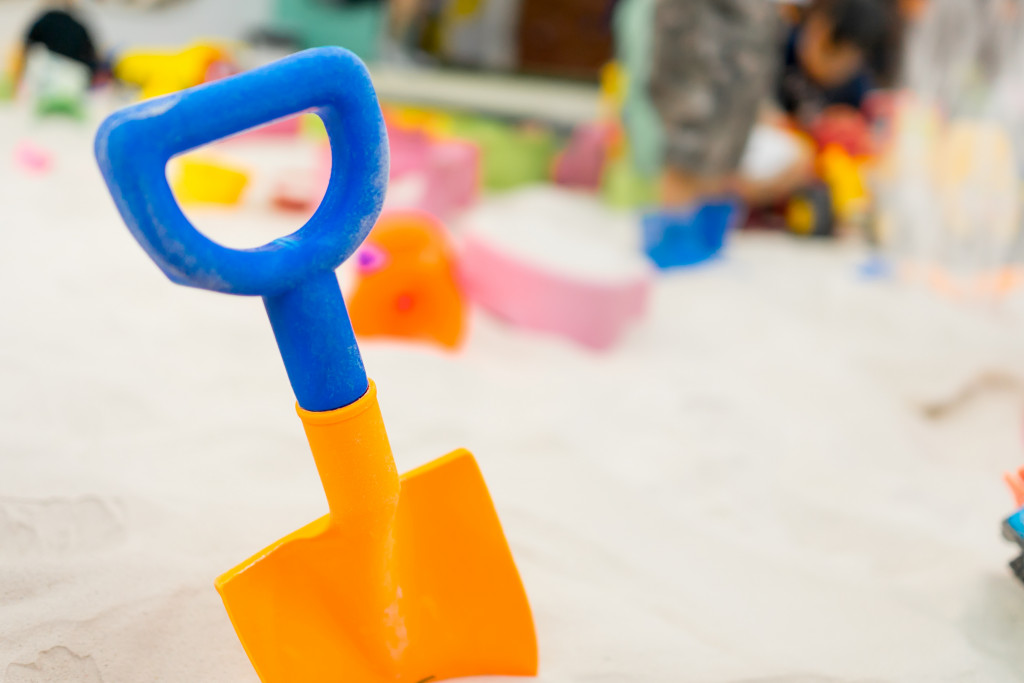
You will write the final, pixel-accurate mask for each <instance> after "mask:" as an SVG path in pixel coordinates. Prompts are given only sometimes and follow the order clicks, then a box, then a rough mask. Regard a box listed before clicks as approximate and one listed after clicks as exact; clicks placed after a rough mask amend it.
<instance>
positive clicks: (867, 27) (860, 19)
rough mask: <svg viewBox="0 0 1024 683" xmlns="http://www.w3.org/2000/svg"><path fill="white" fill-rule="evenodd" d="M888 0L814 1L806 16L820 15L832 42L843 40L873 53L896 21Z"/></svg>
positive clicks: (842, 41) (841, 41) (887, 37)
mask: <svg viewBox="0 0 1024 683" xmlns="http://www.w3.org/2000/svg"><path fill="white" fill-rule="evenodd" d="M895 4H896V3H894V2H893V1H892V0H814V1H813V2H812V3H811V6H810V9H809V10H808V12H807V14H808V15H813V14H821V15H824V16H825V17H826V18H827V19H828V21H829V23H830V24H831V25H832V42H833V43H846V44H848V45H853V46H854V47H856V48H857V49H859V50H861V51H862V52H863V53H864V54H865V55H873V54H874V53H875V52H876V51H877V50H879V49H881V48H882V46H883V45H885V44H886V43H887V42H888V40H889V37H890V35H891V34H892V31H893V30H894V28H895V26H896V25H897V23H898V21H899V13H898V12H897V11H896V8H895V7H894V5H895Z"/></svg>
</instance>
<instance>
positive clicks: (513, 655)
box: [217, 382, 537, 683]
mask: <svg viewBox="0 0 1024 683" xmlns="http://www.w3.org/2000/svg"><path fill="white" fill-rule="evenodd" d="M298 410H299V417H301V418H302V423H303V426H304V427H305V430H306V436H307V438H308V439H309V445H310V448H311V449H312V451H313V457H314V459H315V460H316V466H317V470H318V471H319V473H320V479H321V480H322V482H323V486H324V492H325V493H326V494H327V503H328V507H329V508H330V514H328V515H326V516H324V517H322V518H320V519H319V520H317V521H315V522H313V523H312V524H308V525H306V526H305V527H303V528H301V529H299V530H298V531H296V532H294V533H292V534H291V535H289V536H287V537H285V538H284V539H282V540H280V541H278V542H277V543H275V544H274V545H272V546H270V547H269V548H266V549H265V550H263V551H262V552H260V553H258V554H257V555H255V556H253V557H252V558H250V559H249V560H247V561H246V562H244V563H242V564H241V565H239V566H238V567H236V568H235V569H232V570H231V571H229V572H228V573H226V574H224V575H223V576H221V577H220V578H219V579H217V590H218V591H219V592H220V594H221V597H222V598H223V599H224V604H225V606H226V607H227V610H228V615H229V616H230V617H231V622H232V623H233V624H234V626H235V630H236V631H237V632H238V635H239V637H240V639H241V641H242V644H243V646H244V647H245V650H246V652H247V653H248V655H249V659H250V660H251V661H252V663H253V666H254V667H255V668H256V671H257V673H258V674H259V676H260V679H261V680H263V681H265V682H267V683H271V682H273V683H278V682H281V683H284V682H286V681H287V682H294V683H343V682H344V683H385V682H387V683H424V682H425V681H434V680H442V679H447V678H456V677H462V676H472V675H480V674H497V675H513V676H514V675H524V676H532V675H536V672H537V641H536V635H535V633H534V627H533V617H532V615H531V613H530V606H529V603H528V602H527V599H526V592H525V590H524V589H523V585H522V582H521V581H520V579H519V573H518V572H517V570H516V566H515V563H514V561H513V559H512V554H511V551H510V550H509V547H508V543H507V542H506V541H505V535H504V533H502V530H501V523H500V522H499V521H498V515H497V513H496V512H495V510H494V505H493V503H492V502H491V497H490V495H489V494H488V492H487V486H486V484H484V480H483V477H482V476H481V474H480V470H479V468H478V467H477V464H476V461H475V460H474V459H473V456H472V455H470V454H469V453H468V452H467V451H464V450H459V451H455V452H453V453H451V454H449V455H447V456H445V457H443V458H440V459H438V460H435V461H434V462H431V463H428V464H427V465H424V466H423V467H420V468H419V469H416V470H413V471H412V472H409V473H408V474H405V475H404V476H402V477H401V478H399V476H398V473H397V471H396V469H395V463H394V460H393V459H392V456H391V446H390V445H389V444H388V438H387V434H386V433H385V431H384V421H383V419H382V417H381V414H380V406H379V405H378V403H377V391H376V388H375V386H374V385H373V383H372V382H371V383H370V388H369V390H368V391H367V392H366V394H365V395H364V396H363V397H362V398H360V399H359V400H358V401H356V402H355V403H353V404H351V405H348V406H345V407H344V408H339V409H337V410H332V411H328V412H322V413H314V412H308V411H305V410H303V409H301V408H299V409H298Z"/></svg>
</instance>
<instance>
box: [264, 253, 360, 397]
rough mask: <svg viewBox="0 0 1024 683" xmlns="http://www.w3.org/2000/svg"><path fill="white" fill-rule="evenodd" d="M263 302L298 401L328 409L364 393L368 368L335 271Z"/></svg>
mask: <svg viewBox="0 0 1024 683" xmlns="http://www.w3.org/2000/svg"><path fill="white" fill-rule="evenodd" d="M263 303H264V305H265V306H266V309H267V315H268V316H269V317H270V325H271V327H273V329H274V337H275V338H276V339H277V347H278V349H280V351H281V358H282V360H284V367H285V370H286V371H287V372H288V380H289V381H290V382H291V385H292V389H293V390H294V391H295V398H296V400H297V401H298V403H299V406H301V407H302V408H304V409H305V410H308V411H311V412H326V411H329V410H336V409H338V408H342V407H344V406H347V405H350V404H352V403H355V401H357V400H358V399H359V398H361V397H362V396H363V394H365V393H366V391H367V389H368V388H369V382H368V380H367V378H366V370H365V369H364V368H363V359H362V356H361V355H360V353H359V346H358V345H357V344H356V336H355V332H353V330H352V322H351V321H350V320H349V317H348V310H347V309H346V308H345V300H344V299H343V298H342V296H341V288H340V287H339V286H338V277H337V275H335V273H334V271H327V272H324V273H318V274H316V275H314V276H312V277H310V278H309V279H308V280H306V281H305V282H303V283H302V284H300V285H299V286H297V287H295V288H294V289H291V290H289V291H287V292H284V293H283V294H278V295H275V296H266V297H263Z"/></svg>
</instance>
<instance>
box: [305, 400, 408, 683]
mask: <svg viewBox="0 0 1024 683" xmlns="http://www.w3.org/2000/svg"><path fill="white" fill-rule="evenodd" d="M296 408H297V410H298V413H299V417H300V418H301V419H302V425H303V427H304V428H305V430H306V438H307V439H308V441H309V446H310V448H311V449H312V451H313V459H314V460H315V461H316V467H317V470H318V471H319V473H320V480H321V481H322V482H323V487H324V492H325V493H326V494H327V505H328V507H329V508H330V511H331V513H330V522H329V525H328V530H327V532H326V533H327V534H328V537H331V538H333V539H335V540H334V543H337V546H336V547H338V548H344V549H345V550H344V553H343V554H339V555H329V556H328V557H329V558H330V559H328V557H325V558H323V559H324V560H325V561H327V562H331V563H332V564H333V563H337V564H335V566H333V567H332V568H329V567H327V566H325V565H322V569H326V570H328V571H330V572H331V574H332V576H333V577H334V580H335V581H336V582H337V583H338V585H339V586H341V587H343V588H344V592H345V597H343V598H339V599H340V600H341V601H342V602H343V603H344V605H345V608H344V612H345V615H344V616H345V619H346V621H347V622H348V623H351V624H357V625H358V627H357V628H356V629H355V630H354V631H353V633H352V634H351V635H352V637H353V638H354V639H355V641H356V642H358V643H360V646H361V648H362V650H363V652H365V653H368V654H371V653H372V654H371V657H372V658H373V659H374V660H375V661H378V662H394V661H395V660H396V658H398V657H400V656H401V653H402V652H403V651H404V649H405V647H406V642H405V638H404V633H405V627H404V623H403V617H402V614H401V607H400V605H399V599H400V597H401V594H400V592H399V587H398V584H397V582H396V576H395V572H394V570H393V566H392V565H393V561H394V544H395V533H394V532H395V515H396V512H397V510H398V498H399V493H400V489H401V484H400V482H399V479H398V471H397V469H396V468H395V461H394V458H393V457H392V455H391V444H390V443H389V442H388V435H387V433H386V432H385V431H384V419H383V418H382V417H381V413H380V405H379V404H378V403H377V387H376V385H374V383H373V382H370V383H369V389H367V391H366V394H364V395H363V396H362V397H361V398H359V399H358V400H357V401H356V402H355V403H352V404H350V405H347V406H345V407H344V408H338V409H337V410H331V411H327V412H311V411H308V410H304V409H303V408H301V407H299V406H296ZM392 673H393V672H392Z"/></svg>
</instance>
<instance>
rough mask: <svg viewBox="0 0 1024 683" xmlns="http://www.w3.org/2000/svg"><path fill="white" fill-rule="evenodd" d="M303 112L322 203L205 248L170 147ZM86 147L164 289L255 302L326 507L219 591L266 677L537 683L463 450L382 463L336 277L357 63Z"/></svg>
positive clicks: (312, 67) (374, 203) (124, 122)
mask: <svg viewBox="0 0 1024 683" xmlns="http://www.w3.org/2000/svg"><path fill="white" fill-rule="evenodd" d="M308 109H315V110H316V111H317V112H318V113H319V114H320V116H321V117H322V118H323V120H324V124H325V125H326V128H327V131H328V133H329V135H330V139H331V152H332V155H333V158H334V167H333V170H332V174H331V182H330V186H329V188H328V189H327V193H326V195H325V197H324V199H323V202H322V204H321V206H320V208H319V210H318V211H317V212H316V213H315V214H314V216H313V217H312V218H311V219H310V220H309V222H308V223H307V224H306V225H304V226H303V227H302V228H301V229H300V230H298V231H297V232H295V233H293V234H291V235H289V236H287V237H282V238H280V239H277V240H275V241H273V242H271V243H269V244H266V245H264V246H262V247H258V248H255V249H247V250H233V249H227V248H225V247H222V246H220V245H218V244H216V243H214V242H211V241H210V240H208V239H207V238H206V237H204V236H203V235H202V234H200V233H199V232H198V231H197V230H196V229H195V228H194V227H192V225H191V224H189V222H188V220H187V219H186V218H185V216H184V215H183V214H182V212H181V209H180V208H179V207H178V205H177V203H176V202H175V199H174V196H173V194H172V192H171V190H170V188H169V187H168V184H167V178H166V175H165V171H164V168H165V166H166V163H167V161H168V159H170V158H171V157H172V156H173V155H175V154H180V153H182V152H184V151H186V150H189V149H192V148H195V147H198V146H200V145H203V144H205V143H208V142H212V141H214V140H216V139H219V138H222V137H225V136H227V135H231V134H233V133H237V132H240V131H242V130H245V129H247V128H251V127H253V126H256V125H259V124H262V123H267V122H270V121H273V120H275V119H279V118H281V117H283V116H287V115H289V114H294V113H297V112H301V111H305V110H308ZM96 156H97V159H98V160H99V165H100V168H101V170H102V172H103V176H104V177H105V179H106V181H107V184H108V185H109V187H110V191H111V194H112V195H113V197H114V201H115V202H116V204H117V206H118V209H119V210H120V212H121V215H122V216H123V217H124V220H125V222H126V223H127V224H128V227H129V229H130V230H131V232H132V234H133V235H134V236H135V238H136V239H137V240H138V241H139V243H140V244H141V245H142V247H143V248H144V249H145V250H146V252H147V253H148V254H149V255H150V257H151V258H152V259H153V260H154V261H155V262H156V263H157V265H158V266H160V268H161V269H162V270H163V271H164V273H166V274H167V276H168V277H170V278H171V280H173V281H174V282H177V283H179V284H184V285H190V286H192V287H201V288H205V289H211V290H214V291H218V292H227V293H230V294H242V295H258V296H262V297H263V300H264V302H265V304H266V309H267V314H268V315H269V316H270V323H271V326H272V327H273V329H274V335H275V336H276V338H277V343H278V346H279V347H280V350H281V356H282V357H283V358H284V364H285V368H286V369H287V371H288V378H289V380H290V381H291V384H292V388H293V389H294V390H295V396H296V398H297V399H298V405H299V407H298V412H299V417H300V418H301V419H302V423H303V426H304V427H305V430H306V436H307V437H308V439H309V445H310V447H311V449H312V451H313V457H314V459H315V460H316V465H317V468H318V470H319V473H320V478H321V480H322V481H323V486H324V491H325V492H326V494H327V502H328V507H329V509H330V513H329V514H328V515H326V516H324V517H322V518H321V519H318V520H317V521H315V522H313V523H312V524H309V525H307V526H305V527H303V528H301V529H299V530H298V531H296V532H295V533H293V534H291V535H290V536H287V537H286V538H284V539H282V540H280V541H278V542H277V543H275V544H273V545H271V546H270V547H268V548H266V549H264V550H262V551H261V552H259V553H257V554H256V555H254V556H253V557H252V558H250V559H249V560H247V561H246V562H243V563H242V564H241V565H239V566H238V567H236V568H234V569H232V570H231V571H229V572H227V573H226V574H224V575H223V576H221V577H220V578H219V579H218V580H217V589H218V590H219V591H220V594H221V596H222V597H223V599H224V604H225V606H226V607H227V610H228V614H229V615H230V617H231V621H232V622H233V624H234V626H235V630H236V631H237V632H238V636H239V638H240V639H241V641H242V645H243V646H244V647H245V650H246V652H247V653H248V655H249V658H250V660H251V661H252V663H253V666H255V668H256V670H257V672H258V673H259V675H260V678H261V679H262V680H263V681H264V682H265V683H285V682H287V683H322V682H328V681H345V682H346V683H359V682H363V681H373V682H376V681H399V682H401V683H423V682H424V681H431V680H435V679H443V678H452V677H457V676H469V675H484V674H496V675H533V674H535V673H536V670H537V647H536V636H535V634H534V628H533V619H532V616H531V614H530V607H529V604H528V602H527V599H526V594H525V592H524V590H523V586H522V583H521V581H520V579H519V574H518V572H517V571H516V567H515V564H514V562H513V560H512V556H511V553H510V552H509V548H508V544H507V542H506V541H505V537H504V534H503V533H502V529H501V525H500V523H499V521H498V517H497V514H496V513H495V510H494V506H493V504H492V502H491V499H490V495H489V494H488V492H487V488H486V485H485V484H484V481H483V478H482V477H481V475H480V471H479V469H478V468H477V465H476V462H475V461H474V459H473V456H472V455H470V454H469V453H468V452H466V451H455V452H454V453H451V454H449V455H447V456H445V457H443V458H441V459H439V460H436V461H434V462H432V463H430V464H428V465H425V466H424V467H421V468H420V469H417V470H415V471H413V472H410V473H409V474H406V475H405V476H404V477H401V478H399V476H398V474H397V473H396V471H395V464H394V460H393V459H392V457H391V448H390V446H389V445H388V438H387V434H385V432H384V422H383V420H382V418H381V414H380V408H379V407H378V405H377V394H376V390H375V388H374V385H373V384H372V383H371V382H369V381H368V380H367V378H366V375H365V373H364V371H363V364H362V360H361V358H360V355H359V349H358V347H357V346H356V342H355V338H354V336H353V333H352V326H351V324H350V323H349V319H348V314H347V313H346V311H345V302H344V301H343V299H342V297H341V292H340V290H339V288H338V281H337V278H336V276H335V273H334V270H335V268H337V267H338V266H339V265H340V264H341V263H342V261H344V260H345V259H346V258H347V257H348V256H350V255H351V254H352V253H353V252H354V251H355V249H356V248H357V247H358V246H359V243H360V242H361V241H362V240H363V238H364V237H366V235H367V233H368V232H369V231H370V228H371V227H372V226H373V223H374V221H375V220H376V217H377V214H378V213H379V211H380V208H381V204H382V202H383V198H384V191H385V187H386V182H387V181H386V179H387V176H388V171H387V169H388V161H387V160H388V147H387V138H386V134H385V132H384V123H383V119H382V117H381V113H380V109H379V106H378V104H377V100H376V97H375V95H374V92H373V87H372V85H371V84H370V79H369V76H368V74H367V72H366V69H365V68H364V67H363V65H362V63H360V62H359V60H358V59H356V58H355V57H354V56H353V55H352V54H351V53H349V52H347V51H345V50H342V49H339V48H323V49H317V50H309V51H307V52H303V53H300V54H297V55H294V56H292V57H289V58H287V59H284V60H282V61H280V62H277V63H275V64H271V65H269V66H267V67H264V68H261V69H257V70H254V71H250V72H248V73H244V74H241V75H239V76H235V77H232V78H228V79H225V80H222V81H218V82H215V83H212V84H208V85H204V86H200V87H197V88H194V89H191V90H186V91H183V92H180V93H177V94H174V95H169V96H167V97H164V98H160V99H155V100H150V101H147V102H143V103H141V104H138V105H135V106H133V107H129V108H128V109H124V110H122V111H120V112H118V113H115V114H114V115H113V116H111V117H110V118H109V119H107V120H106V122H104V124H103V125H102V127H101V128H100V131H99V133H98V136H97V140H96Z"/></svg>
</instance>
